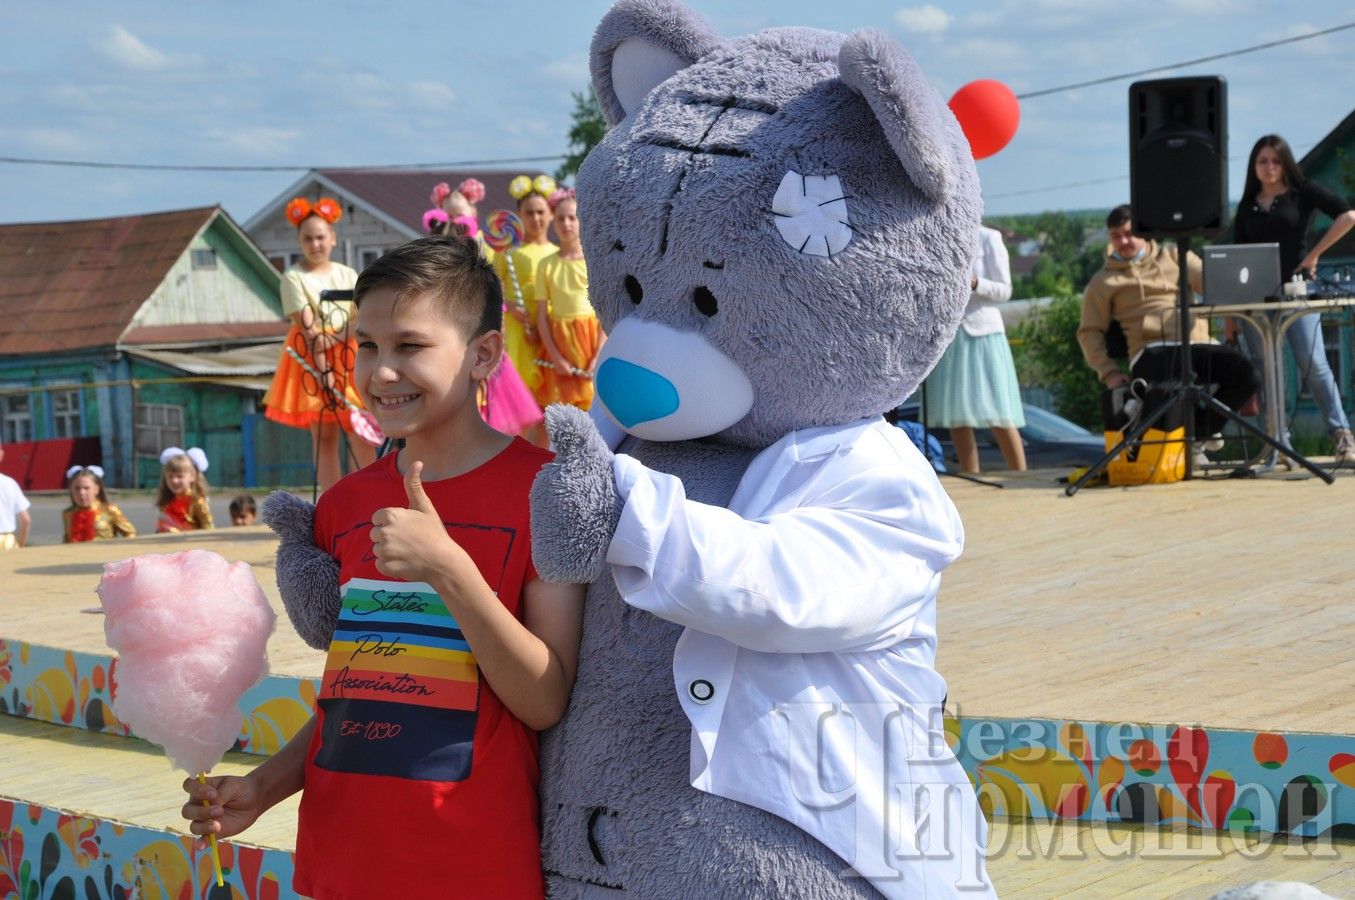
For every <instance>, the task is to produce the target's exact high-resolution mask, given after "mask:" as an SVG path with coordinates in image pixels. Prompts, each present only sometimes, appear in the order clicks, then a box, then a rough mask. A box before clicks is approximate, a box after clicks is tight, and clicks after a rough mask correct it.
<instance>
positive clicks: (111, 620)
mask: <svg viewBox="0 0 1355 900" xmlns="http://www.w3.org/2000/svg"><path fill="white" fill-rule="evenodd" d="M96 592H97V593H98V595H99V602H100V603H101V604H102V605H103V610H104V636H105V637H106V638H107V640H108V646H110V647H112V648H113V649H114V650H116V651H117V653H118V673H119V676H120V677H119V680H118V693H117V696H116V697H115V698H114V700H113V711H114V713H115V714H116V715H117V717H118V718H119V719H121V720H122V721H123V722H126V723H127V724H128V725H129V726H130V727H131V728H132V730H133V731H135V732H136V734H137V735H138V736H140V737H142V738H145V739H146V740H148V741H151V742H153V743H156V744H159V745H160V746H161V747H163V748H164V749H165V754H166V755H167V756H169V758H170V761H171V762H172V763H173V764H174V765H175V766H176V767H178V768H180V769H183V770H185V771H187V772H188V773H189V774H190V775H191V774H194V773H197V778H198V782H199V783H203V782H204V781H205V780H206V777H207V772H209V771H211V769H212V767H213V766H215V765H216V764H217V763H218V762H220V761H221V757H222V756H223V755H224V754H225V752H226V751H227V750H229V749H231V747H233V746H235V739H236V736H237V735H238V734H239V733H240V726H241V724H242V723H243V722H244V715H243V714H242V713H241V711H240V697H241V695H242V694H244V692H245V691H246V690H248V689H249V688H250V687H252V686H253V685H255V684H257V683H258V682H259V680H260V679H262V678H263V677H264V675H266V674H267V673H268V656H267V653H266V649H265V648H266V646H267V644H268V636H269V635H270V634H272V633H273V626H274V624H275V622H276V616H275V615H274V613H273V609H272V607H271V606H269V605H268V600H267V598H265V597H264V594H263V591H262V590H260V589H259V584H258V582H256V581H255V580H254V575H253V573H252V572H251V571H250V568H249V565H248V564H247V563H242V562H237V563H228V562H226V560H225V559H223V558H222V557H221V556H219V555H217V554H215V553H212V552H211V551H208V550H187V551H184V552H182V553H173V554H168V555H147V556H140V557H134V558H132V559H125V560H122V561H121V562H113V563H108V564H107V565H105V566H104V574H103V577H102V578H101V579H99V586H98V588H96ZM204 802H205V801H204ZM211 847H212V863H213V865H214V867H215V870H216V883H217V886H221V885H222V884H223V883H224V881H223V879H222V876H221V859H220V856H219V855H218V853H217V847H216V836H215V835H212V836H211Z"/></svg>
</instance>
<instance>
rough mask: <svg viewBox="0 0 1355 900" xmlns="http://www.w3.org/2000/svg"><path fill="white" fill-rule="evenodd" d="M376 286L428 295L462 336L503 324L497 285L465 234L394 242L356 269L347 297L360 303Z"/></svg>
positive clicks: (496, 278) (404, 293) (405, 293)
mask: <svg viewBox="0 0 1355 900" xmlns="http://www.w3.org/2000/svg"><path fill="white" fill-rule="evenodd" d="M378 287H388V288H394V289H395V291H396V293H397V295H398V296H400V297H405V296H410V295H418V296H426V297H428V298H429V299H430V300H431V301H433V303H435V304H436V305H437V306H438V308H439V309H440V310H442V311H443V313H444V314H445V315H446V316H447V318H448V319H450V320H451V321H452V323H453V324H455V325H456V326H457V327H458V328H459V329H461V331H462V333H464V334H465V335H466V337H467V338H475V337H479V336H480V335H482V334H484V333H485V332H487V331H499V330H500V329H502V328H503V287H502V286H501V285H500V284H499V276H498V275H496V274H495V273H494V268H493V267H492V266H491V265H490V264H489V261H488V260H486V259H485V257H484V254H483V253H481V252H480V245H479V243H477V242H476V241H475V240H473V239H471V238H467V237H462V236H459V235H439V236H436V237H426V238H419V239H418V240H414V241H410V242H409V243H408V244H404V245H402V246H399V247H396V248H395V249H394V250H392V251H390V252H389V253H387V254H385V255H384V256H382V257H381V258H380V259H378V260H377V261H376V262H374V263H372V264H371V265H370V266H368V267H367V268H365V269H363V270H362V274H361V275H359V276H358V281H357V284H356V285H354V287H353V302H354V303H355V304H356V305H357V306H358V307H359V308H360V307H361V306H362V298H363V297H364V296H365V295H366V294H367V293H368V292H369V291H372V290H374V289H376V288H378Z"/></svg>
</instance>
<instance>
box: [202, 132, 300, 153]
mask: <svg viewBox="0 0 1355 900" xmlns="http://www.w3.org/2000/svg"><path fill="white" fill-rule="evenodd" d="M204 137H206V139H207V143H208V144H213V145H216V146H217V147H220V148H224V149H227V150H229V151H231V152H232V153H238V154H240V155H241V156H248V157H252V158H255V159H267V160H277V159H280V158H281V157H283V156H286V155H287V154H288V153H290V152H298V151H299V150H300V148H301V130H300V129H297V128H273V127H269V126H266V125H260V126H254V127H243V128H232V129H229V130H226V129H216V130H212V131H209V132H207V133H206V134H205V135H204Z"/></svg>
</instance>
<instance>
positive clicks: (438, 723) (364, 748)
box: [315, 578, 480, 781]
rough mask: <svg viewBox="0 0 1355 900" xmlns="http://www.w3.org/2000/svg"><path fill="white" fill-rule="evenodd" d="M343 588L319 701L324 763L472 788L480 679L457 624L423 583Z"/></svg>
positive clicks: (361, 582)
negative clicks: (467, 784)
mask: <svg viewBox="0 0 1355 900" xmlns="http://www.w3.org/2000/svg"><path fill="white" fill-rule="evenodd" d="M340 591H341V595H342V598H343V607H342V609H341V611H340V613H339V620H338V623H337V625H336V626H335V629H334V638H333V640H332V641H331V643H330V647H329V657H328V659H327V661H326V664H325V675H324V679H323V681H322V684H321V689H320V694H319V698H318V702H319V704H320V706H321V708H322V709H323V710H324V717H323V722H324V731H323V734H322V739H321V744H320V749H319V752H318V753H317V754H316V757H315V764H316V765H317V766H319V767H321V768H324V769H330V770H333V771H337V772H352V773H359V774H368V775H389V776H393V777H397V778H414V779H419V780H424V781H464V780H465V779H466V778H467V777H469V775H470V767H471V761H472V756H473V754H472V752H471V751H472V747H473V738H474V736H475V723H476V711H477V709H478V707H479V695H480V674H479V669H478V667H477V666H476V664H475V656H474V654H472V653H471V650H470V646H469V645H468V644H467V643H466V641H465V638H464V637H463V636H462V634H461V629H460V626H458V625H457V622H456V619H454V618H453V617H452V615H451V613H450V612H449V611H448V610H447V607H446V606H445V605H444V604H443V602H442V599H441V598H440V597H439V596H438V595H437V592H436V591H434V590H433V588H432V587H431V586H430V585H427V584H423V583H417V582H403V581H381V580H375V579H367V578H353V579H350V580H349V581H347V582H345V583H344V584H343V585H342V587H341V589H340ZM374 745H379V746H374Z"/></svg>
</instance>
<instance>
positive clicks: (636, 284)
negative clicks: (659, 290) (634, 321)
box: [626, 275, 645, 306]
mask: <svg viewBox="0 0 1355 900" xmlns="http://www.w3.org/2000/svg"><path fill="white" fill-rule="evenodd" d="M626 293H627V294H629V295H630V302H631V303H634V304H635V305H636V306H639V305H640V301H641V300H643V299H644V298H645V289H644V288H642V287H640V279H638V278H636V277H635V276H634V275H627V276H626Z"/></svg>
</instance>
